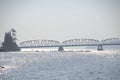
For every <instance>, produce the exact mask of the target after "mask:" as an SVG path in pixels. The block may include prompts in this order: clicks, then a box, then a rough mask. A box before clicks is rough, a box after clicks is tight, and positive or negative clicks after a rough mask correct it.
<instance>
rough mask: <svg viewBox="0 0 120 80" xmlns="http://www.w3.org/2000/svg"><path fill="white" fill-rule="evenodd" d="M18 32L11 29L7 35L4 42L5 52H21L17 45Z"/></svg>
mask: <svg viewBox="0 0 120 80" xmlns="http://www.w3.org/2000/svg"><path fill="white" fill-rule="evenodd" d="M16 40H17V38H16V31H15V30H14V29H11V30H10V31H9V32H7V33H5V38H4V42H3V44H2V45H3V47H2V48H3V51H20V48H19V47H18V46H17V43H16Z"/></svg>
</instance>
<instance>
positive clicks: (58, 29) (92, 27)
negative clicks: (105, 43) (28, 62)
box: [0, 0, 120, 42]
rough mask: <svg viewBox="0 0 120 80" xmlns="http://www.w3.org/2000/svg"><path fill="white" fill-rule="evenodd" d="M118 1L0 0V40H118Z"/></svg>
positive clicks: (119, 23) (119, 22)
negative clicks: (9, 35) (11, 34)
mask: <svg viewBox="0 0 120 80" xmlns="http://www.w3.org/2000/svg"><path fill="white" fill-rule="evenodd" d="M119 27H120V0H0V41H3V38H4V33H5V32H7V31H9V30H10V29H11V28H14V29H15V30H16V31H17V38H18V40H19V41H20V42H21V41H26V40H34V39H52V40H58V41H64V40H67V39H74V38H94V39H100V40H101V39H105V38H111V37H120V28H119Z"/></svg>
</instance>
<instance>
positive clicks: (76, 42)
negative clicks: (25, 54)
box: [19, 38, 120, 51]
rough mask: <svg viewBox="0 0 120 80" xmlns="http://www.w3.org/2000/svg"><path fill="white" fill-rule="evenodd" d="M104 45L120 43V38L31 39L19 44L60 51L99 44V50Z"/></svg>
mask: <svg viewBox="0 0 120 80" xmlns="http://www.w3.org/2000/svg"><path fill="white" fill-rule="evenodd" d="M104 45H120V38H108V39H105V40H101V41H99V40H96V39H86V38H84V39H70V40H65V41H63V42H61V43H60V42H59V41H55V40H45V39H43V40H29V41H24V42H21V43H20V44H19V47H20V48H41V47H58V51H63V50H64V47H71V46H72V47H73V46H98V48H97V50H103V46H104Z"/></svg>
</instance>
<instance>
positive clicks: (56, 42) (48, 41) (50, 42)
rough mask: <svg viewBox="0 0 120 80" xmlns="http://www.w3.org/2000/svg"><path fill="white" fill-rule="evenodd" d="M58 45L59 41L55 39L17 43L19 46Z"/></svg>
mask: <svg viewBox="0 0 120 80" xmlns="http://www.w3.org/2000/svg"><path fill="white" fill-rule="evenodd" d="M60 45H61V44H60V42H59V41H55V40H30V41H24V42H21V43H20V44H19V46H20V47H54V46H55V47H56V46H60Z"/></svg>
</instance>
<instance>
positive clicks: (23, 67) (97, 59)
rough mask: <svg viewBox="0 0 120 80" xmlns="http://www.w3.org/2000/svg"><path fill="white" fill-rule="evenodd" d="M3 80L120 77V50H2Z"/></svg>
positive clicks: (0, 70)
mask: <svg viewBox="0 0 120 80" xmlns="http://www.w3.org/2000/svg"><path fill="white" fill-rule="evenodd" d="M0 65H1V66H4V68H0V80H120V76H119V75H120V52H119V51H101V52H96V51H94V52H7V53H0Z"/></svg>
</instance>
